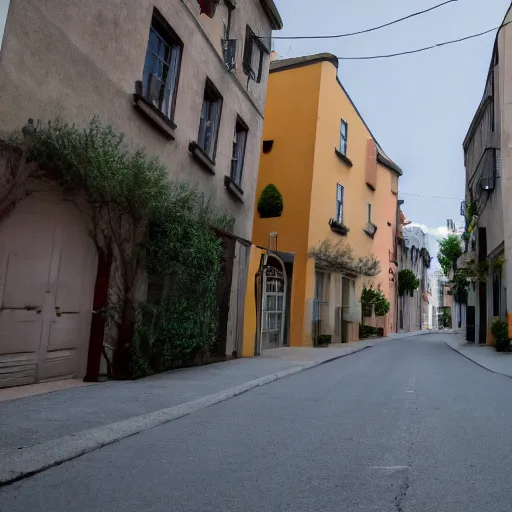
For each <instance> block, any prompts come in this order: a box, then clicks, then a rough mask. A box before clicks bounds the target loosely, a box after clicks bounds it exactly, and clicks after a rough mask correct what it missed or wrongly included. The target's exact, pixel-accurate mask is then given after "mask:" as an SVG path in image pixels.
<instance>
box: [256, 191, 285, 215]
mask: <svg viewBox="0 0 512 512" xmlns="http://www.w3.org/2000/svg"><path fill="white" fill-rule="evenodd" d="M282 212H283V196H282V195H281V192H279V190H278V189H277V187H276V186H275V185H273V184H272V183H270V184H269V185H267V186H266V187H265V188H264V189H263V192H262V193H261V196H260V199H259V201H258V213H259V214H260V217H261V218H262V219H267V218H270V217H280V216H281V213H282Z"/></svg>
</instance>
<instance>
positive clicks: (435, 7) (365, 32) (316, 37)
mask: <svg viewBox="0 0 512 512" xmlns="http://www.w3.org/2000/svg"><path fill="white" fill-rule="evenodd" d="M459 1H460V0H447V1H446V2H443V3H441V4H438V5H434V6H433V7H430V8H429V9H425V10H423V11H419V12H415V13H413V14H409V15H408V16H404V17H403V18H399V19H397V20H394V21H390V22H389V23H384V25H379V26H378V27H373V28H367V29H365V30H360V31H358V32H349V33H347V34H336V35H330V36H289V37H286V36H278V37H273V38H272V39H287V40H295V39H340V38H342V37H351V36H357V35H359V34H367V33H368V32H374V31H376V30H380V29H381V28H385V27H390V26H391V25H395V24H397V23H400V22H402V21H405V20H408V19H410V18H415V17H416V16H421V15H422V14H425V13H427V12H430V11H434V10H435V9H439V8H440V7H443V6H445V5H447V4H451V3H454V2H459Z"/></svg>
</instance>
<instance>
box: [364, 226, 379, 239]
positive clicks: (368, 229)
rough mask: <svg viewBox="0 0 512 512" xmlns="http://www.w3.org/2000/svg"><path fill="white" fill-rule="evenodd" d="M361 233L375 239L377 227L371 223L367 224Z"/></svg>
mask: <svg viewBox="0 0 512 512" xmlns="http://www.w3.org/2000/svg"><path fill="white" fill-rule="evenodd" d="M363 231H364V232H365V233H366V234H367V235H368V236H369V237H370V238H372V239H373V238H375V233H377V226H376V225H375V224H373V223H372V222H368V223H367V224H366V225H365V226H364V228H363Z"/></svg>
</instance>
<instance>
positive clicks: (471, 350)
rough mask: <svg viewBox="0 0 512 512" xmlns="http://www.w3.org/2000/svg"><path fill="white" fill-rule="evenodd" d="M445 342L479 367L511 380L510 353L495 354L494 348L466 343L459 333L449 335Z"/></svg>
mask: <svg viewBox="0 0 512 512" xmlns="http://www.w3.org/2000/svg"><path fill="white" fill-rule="evenodd" d="M445 341H446V344H447V345H448V346H449V347H451V348H452V349H453V350H455V351H457V352H458V353H459V354H461V355H463V356H464V357H467V358H468V359H469V360H471V361H473V362H474V363H476V364H478V365H479V366H482V367H483V368H485V369H487V370H489V371H491V372H493V373H498V374H500V375H505V376H506V377H510V378H512V353H503V352H496V350H495V349H494V347H488V346H486V345H479V344H474V343H467V341H466V340H465V339H464V338H463V337H462V336H461V335H460V334H459V333H453V334H449V335H448V336H446V338H445Z"/></svg>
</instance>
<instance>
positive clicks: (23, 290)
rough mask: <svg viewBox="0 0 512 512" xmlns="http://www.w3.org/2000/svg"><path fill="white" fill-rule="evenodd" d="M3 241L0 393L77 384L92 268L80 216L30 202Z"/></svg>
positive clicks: (48, 202)
mask: <svg viewBox="0 0 512 512" xmlns="http://www.w3.org/2000/svg"><path fill="white" fill-rule="evenodd" d="M0 241H1V243H0V387H8V386H17V385H21V384H31V383H34V382H39V381H46V380H56V379H65V378H72V377H82V376H83V375H84V373H85V365H86V361H87V342H88V339H89V329H90V323H91V313H92V298H93V288H94V280H95V276H96V264H97V261H96V249H95V247H94V244H93V242H92V240H91V239H90V237H89V235H88V233H87V231H86V229H85V226H84V222H83V220H82V218H81V217H80V215H79V213H78V211H77V210H76V209H75V208H74V206H72V205H70V204H67V203H65V202H63V201H62V200H61V199H59V198H58V197H56V196H52V195H50V194H37V195H33V196H30V197H28V198H27V199H25V200H24V201H22V202H21V203H20V204H19V205H18V206H17V207H16V209H15V210H14V211H13V212H12V213H11V215H10V216H9V217H8V218H7V219H6V220H5V221H4V223H3V224H2V225H0Z"/></svg>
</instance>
